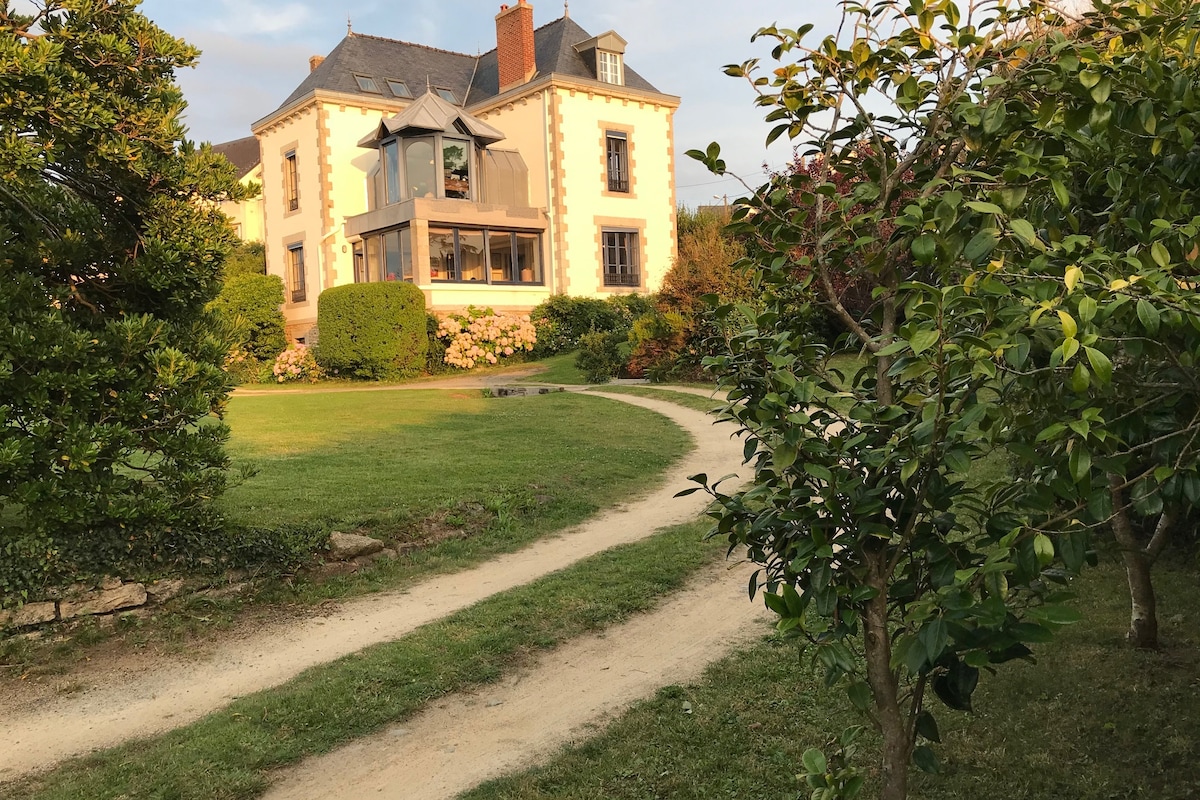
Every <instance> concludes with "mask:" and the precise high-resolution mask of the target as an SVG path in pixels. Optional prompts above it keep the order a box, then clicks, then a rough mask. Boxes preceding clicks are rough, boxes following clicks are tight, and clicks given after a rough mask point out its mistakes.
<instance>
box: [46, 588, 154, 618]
mask: <svg viewBox="0 0 1200 800" xmlns="http://www.w3.org/2000/svg"><path fill="white" fill-rule="evenodd" d="M145 602H146V587H145V586H142V584H140V583H126V584H122V585H120V586H118V587H117V588H115V589H108V590H103V589H102V590H100V591H98V592H89V593H88V594H86V595H84V596H83V597H81V598H79V599H78V600H73V601H68V600H63V601H62V602H61V603H59V604H58V613H59V616H61V617H62V618H63V619H72V618H74V617H82V616H85V615H88V614H107V613H108V612H110V611H117V610H119V609H122V608H134V607H136V606H140V605H142V604H143V603H145Z"/></svg>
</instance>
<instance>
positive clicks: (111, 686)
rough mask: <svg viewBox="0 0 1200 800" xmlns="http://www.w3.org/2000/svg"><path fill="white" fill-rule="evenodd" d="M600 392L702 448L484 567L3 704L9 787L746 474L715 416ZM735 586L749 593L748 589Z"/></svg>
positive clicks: (406, 627) (650, 520)
mask: <svg viewBox="0 0 1200 800" xmlns="http://www.w3.org/2000/svg"><path fill="white" fill-rule="evenodd" d="M594 393H596V394H601V395H603V396H605V397H609V398H611V399H612V400H617V401H621V402H625V403H630V404H632V405H636V406H641V407H643V408H647V409H650V410H652V411H655V412H658V413H660V414H662V415H664V416H666V417H668V418H670V419H671V420H673V421H674V422H675V423H676V424H678V425H679V426H680V427H682V428H683V429H685V430H686V431H688V432H689V433H690V434H691V436H692V437H693V438H694V441H695V444H696V446H695V448H694V449H693V450H692V452H691V453H690V454H689V455H687V456H685V457H684V458H683V459H681V460H680V461H679V462H678V463H676V464H675V465H674V466H673V467H672V468H671V469H670V470H669V471H668V472H667V474H666V475H665V476H663V479H662V480H661V482H660V485H659V487H658V488H656V489H654V490H652V491H650V492H648V493H647V494H646V495H645V496H644V497H641V498H639V499H636V500H633V501H631V502H629V503H626V504H624V505H622V506H620V507H617V508H614V509H611V510H609V511H607V512H605V513H603V514H601V515H599V516H598V517H596V518H594V519H592V520H589V521H588V522H586V523H584V524H582V525H578V526H576V527H574V528H570V529H568V530H567V531H565V532H563V533H561V534H559V535H557V536H554V537H552V538H548V539H543V540H540V541H538V542H536V543H534V544H532V545H530V546H528V547H526V548H524V549H523V550H520V551H518V552H515V553H511V554H508V555H503V556H500V557H498V558H496V559H493V560H491V561H489V562H487V563H486V564H483V565H481V566H478V567H475V568H473V569H469V570H466V571H463V572H458V573H453V574H449V575H439V576H436V577H433V578H430V579H428V580H425V581H423V582H421V583H418V584H415V585H413V586H410V587H407V588H405V589H403V590H399V591H393V592H388V593H384V594H379V595H373V596H371V597H366V598H362V599H356V600H352V601H348V602H346V603H344V604H343V605H342V607H341V608H340V609H339V610H338V611H337V612H335V613H334V614H332V615H330V616H327V617H324V618H321V619H312V620H304V621H300V622H294V623H286V624H281V625H279V626H278V627H275V628H271V629H268V630H264V631H260V632H256V633H254V634H253V635H251V636H250V637H249V638H247V639H244V640H240V641H232V642H228V643H225V644H223V645H221V646H220V647H218V648H217V649H216V651H215V652H214V653H213V654H212V655H211V656H210V657H208V658H206V659H205V660H204V661H202V662H200V663H194V662H183V663H175V664H169V665H167V666H165V667H162V668H156V669H152V670H148V671H145V672H140V673H138V674H136V675H134V676H124V677H121V678H116V679H113V680H112V681H111V682H108V683H102V684H101V685H98V686H95V687H94V688H90V689H89V690H87V691H84V692H81V693H78V694H75V695H69V696H64V697H61V698H56V699H53V700H51V701H49V702H43V703H39V704H37V705H36V706H35V707H21V706H20V701H19V699H13V698H9V699H5V700H0V741H2V742H4V747H2V748H0V781H3V780H9V779H12V778H15V777H17V776H19V775H21V774H25V773H27V772H31V771H33V770H37V769H44V768H46V767H48V766H51V765H52V764H54V763H55V762H57V761H60V760H62V759H64V758H68V757H71V756H76V755H81V754H84V753H87V752H90V751H93V750H96V749H100V748H105V747H111V746H113V745H116V744H119V743H121V742H123V741H126V740H128V739H132V738H136V737H145V736H150V735H154V734H158V733H163V732H165V731H168V730H171V729H173V728H176V727H179V726H182V725H185V724H187V723H189V722H192V721H194V720H196V719H198V718H200V717H202V716H204V715H205V714H208V713H210V712H212V711H215V710H217V709H220V708H222V707H224V706H225V705H226V704H228V703H229V702H230V701H232V700H233V699H235V698H237V697H239V696H241V695H245V694H248V693H250V692H254V691H258V690H260V689H266V688H270V687H272V686H277V685H279V684H281V683H283V682H285V681H287V680H288V679H290V678H292V677H294V676H296V675H297V674H299V673H300V672H301V671H303V670H304V669H306V668H308V667H311V666H314V665H317V664H321V663H325V662H328V661H332V660H333V659H336V658H339V657H341V656H344V655H347V654H349V653H352V652H355V651H357V650H360V649H362V648H364V647H367V646H369V645H372V644H376V643H379V642H385V641H390V640H393V639H396V638H397V637H400V636H403V635H404V634H405V633H407V632H409V631H411V630H413V629H414V628H416V627H418V626H420V625H423V624H425V623H427V622H430V621H432V620H436V619H438V618H440V617H443V616H445V615H447V614H451V613H453V612H455V611H457V610H459V609H462V608H465V607H467V606H470V605H472V604H474V603H476V602H478V601H480V600H482V599H484V598H486V597H489V596H491V595H493V594H495V593H497V592H502V591H504V590H506V589H509V588H512V587H515V586H519V585H521V584H524V583H528V582H530V581H532V580H535V579H537V578H539V577H541V576H542V575H545V574H547V573H549V572H553V571H555V570H559V569H562V568H563V567H566V566H568V565H570V564H572V563H574V562H576V561H578V560H580V559H582V558H585V557H586V556H589V555H592V554H595V553H598V552H600V551H603V550H606V549H608V548H610V547H613V546H616V545H620V544H624V543H627V542H632V541H636V540H638V539H642V538H645V537H647V536H649V535H650V534H651V533H653V532H654V531H655V530H656V529H658V528H661V527H664V526H667V525H674V524H677V523H681V522H686V521H689V520H692V519H695V518H696V516H697V515H698V514H699V513H700V512H701V511H702V510H703V508H704V506H705V504H706V498H707V495H705V494H704V493H702V492H697V493H694V494H692V495H689V496H687V497H682V498H679V497H675V496H674V495H675V493H676V492H677V491H679V490H680V489H681V488H684V487H686V486H687V485H688V480H687V478H688V476H689V475H693V474H696V473H698V472H705V473H707V474H709V475H710V476H720V475H726V474H730V473H735V472H737V471H738V469H739V468H740V466H741V450H742V448H741V446H740V445H739V443H738V441H737V440H733V439H730V433H731V432H732V428H731V427H729V426H726V425H719V426H714V425H713V424H712V420H711V418H709V417H706V416H705V415H704V414H701V413H699V412H696V411H693V410H690V409H687V408H683V407H681V406H678V405H675V404H672V403H668V402H663V401H658V400H649V399H645V398H641V397H635V396H631V395H619V394H609V395H604V394H603V392H594ZM501 402H502V401H501ZM734 584H735V585H738V586H741V585H744V581H741V582H737V581H735V582H734ZM743 597H744V595H743ZM745 605H749V604H745Z"/></svg>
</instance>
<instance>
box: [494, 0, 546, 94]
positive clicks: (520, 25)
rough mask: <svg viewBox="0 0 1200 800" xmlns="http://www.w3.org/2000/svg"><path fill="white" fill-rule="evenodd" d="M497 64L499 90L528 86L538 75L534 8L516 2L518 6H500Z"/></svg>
mask: <svg viewBox="0 0 1200 800" xmlns="http://www.w3.org/2000/svg"><path fill="white" fill-rule="evenodd" d="M496 61H497V62H498V64H499V68H500V91H502V92H503V91H505V90H507V89H511V88H513V87H514V86H520V85H521V84H522V83H528V82H529V79H530V78H532V77H533V75H534V73H535V72H537V62H536V60H535V59H534V54H533V6H531V5H529V3H527V2H525V0H517V4H516V5H515V6H500V13H499V14H497V15H496Z"/></svg>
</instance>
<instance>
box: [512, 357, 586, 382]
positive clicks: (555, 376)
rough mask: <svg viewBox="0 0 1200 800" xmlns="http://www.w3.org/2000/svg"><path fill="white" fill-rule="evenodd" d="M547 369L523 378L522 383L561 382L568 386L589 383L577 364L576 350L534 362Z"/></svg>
mask: <svg viewBox="0 0 1200 800" xmlns="http://www.w3.org/2000/svg"><path fill="white" fill-rule="evenodd" d="M534 363H536V364H539V365H541V366H543V367H545V368H546V369H545V370H544V371H543V372H539V373H537V374H536V375H530V376H529V377H528V378H524V379H522V381H521V382H522V383H561V384H566V385H568V386H582V385H584V384H586V383H587V378H585V377H583V372H581V371H580V370H579V368H578V367H576V366H575V352H574V351H572V352H570V353H561V354H559V355H556V356H550V357H549V358H543V359H542V360H541V361H536V362H534Z"/></svg>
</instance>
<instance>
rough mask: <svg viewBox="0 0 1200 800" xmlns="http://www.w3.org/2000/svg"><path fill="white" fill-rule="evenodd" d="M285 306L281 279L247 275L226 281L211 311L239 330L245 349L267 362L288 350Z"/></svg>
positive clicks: (272, 276)
mask: <svg viewBox="0 0 1200 800" xmlns="http://www.w3.org/2000/svg"><path fill="white" fill-rule="evenodd" d="M282 306H283V280H282V279H280V277H279V276H278V275H265V274H260V273H255V272H243V273H239V274H236V275H233V276H231V277H228V278H226V279H225V285H224V286H222V287H221V293H220V294H219V295H217V299H216V300H214V301H213V302H212V305H211V308H212V309H213V310H214V311H216V312H217V313H219V314H221V315H222V316H223V317H225V319H226V320H228V322H229V323H230V324H231V325H233V326H234V327H235V328H236V329H237V331H238V333H239V334H240V338H241V349H242V350H244V351H245V352H246V354H247V355H248V356H249V357H250V358H252V359H254V360H255V361H258V362H263V361H270V360H272V359H274V358H275V357H276V356H277V355H279V354H280V353H281V352H282V351H283V350H284V348H286V347H287V336H286V335H285V333H284V318H283V312H282V311H281V310H280V308H281V307H282Z"/></svg>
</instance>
